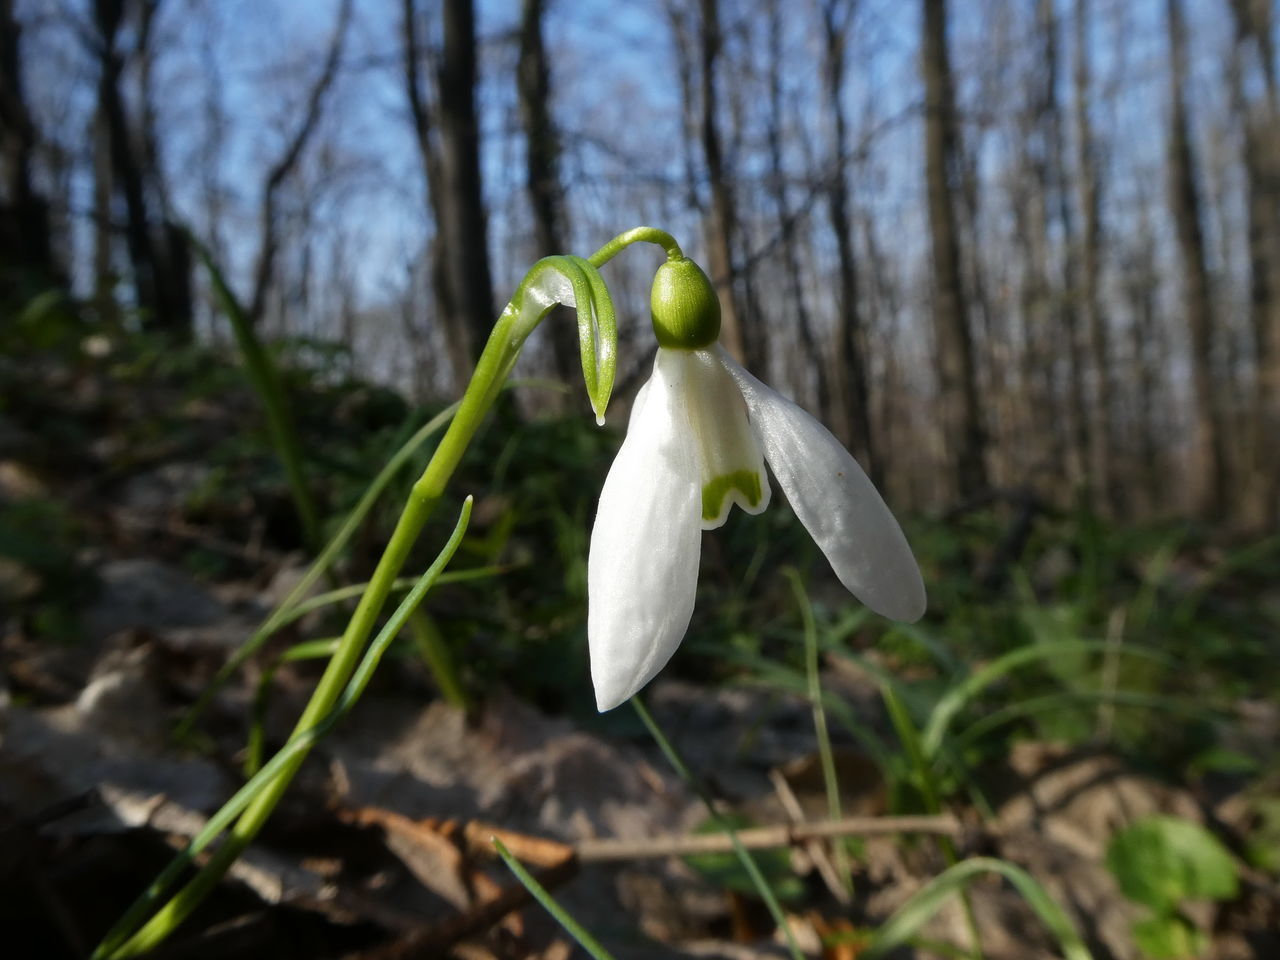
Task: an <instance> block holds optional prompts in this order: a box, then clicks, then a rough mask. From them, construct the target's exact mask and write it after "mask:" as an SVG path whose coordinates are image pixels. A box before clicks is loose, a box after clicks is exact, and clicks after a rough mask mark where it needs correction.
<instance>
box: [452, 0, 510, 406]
mask: <svg viewBox="0 0 1280 960" xmlns="http://www.w3.org/2000/svg"><path fill="white" fill-rule="evenodd" d="M437 84H438V87H439V101H438V102H439V109H440V173H441V174H442V175H443V177H444V183H443V184H442V186H443V190H442V192H441V195H440V200H441V202H440V207H439V212H440V215H441V217H442V218H443V219H442V221H441V222H440V223H438V224H437V229H439V230H440V231H441V234H442V236H443V239H444V247H445V250H444V265H445V281H446V283H447V284H448V286H449V298H450V300H451V301H452V302H453V304H454V306H455V308H456V309H457V311H458V313H459V315H460V317H461V319H462V329H463V330H464V331H465V332H466V340H467V343H466V348H467V358H466V363H465V365H464V366H463V367H462V368H461V369H458V368H456V367H455V373H456V374H457V376H458V377H459V379H460V382H462V383H466V382H467V380H468V379H469V378H470V375H471V368H472V366H473V365H474V363H475V361H476V359H477V358H478V357H479V356H480V351H481V350H483V349H484V345H485V341H486V340H488V339H489V330H490V329H491V328H492V327H493V323H494V321H495V320H496V319H497V315H496V314H495V313H494V309H493V280H492V279H491V277H490V274H489V243H488V229H487V224H486V218H485V210H484V191H483V189H482V186H481V173H480V123H479V120H478V118H477V116H476V17H475V6H474V3H473V0H444V50H443V52H442V56H441V59H440V69H439V71H438V73H437Z"/></svg>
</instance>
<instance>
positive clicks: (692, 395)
mask: <svg viewBox="0 0 1280 960" xmlns="http://www.w3.org/2000/svg"><path fill="white" fill-rule="evenodd" d="M654 366H655V369H660V370H661V371H662V373H663V376H664V377H665V378H666V380H667V381H668V382H669V383H671V384H672V390H673V392H674V393H675V394H676V395H677V396H679V397H680V398H681V399H682V401H683V406H684V411H685V415H686V416H687V417H688V419H689V432H690V433H691V434H692V436H693V439H694V442H695V444H696V446H697V452H698V465H699V467H700V470H701V472H700V477H699V480H700V485H701V492H702V529H704V530H714V529H715V528H716V527H718V526H720V525H722V524H723V523H724V522H725V519H726V518H727V517H728V515H729V508H730V507H731V506H732V505H733V504H735V503H736V504H737V505H738V506H739V507H741V508H742V509H743V510H745V511H746V512H747V513H760V512H761V511H762V510H764V508H765V507H767V506H768V505H769V481H768V478H767V476H766V475H765V470H764V455H763V454H762V453H761V451H760V444H759V443H758V442H757V441H756V437H755V433H754V432H753V431H752V429H751V424H750V423H749V422H748V420H747V405H746V403H745V402H743V399H742V391H741V390H740V389H738V385H737V384H736V383H735V382H734V380H733V378H732V377H731V376H730V375H729V372H728V371H727V370H726V369H725V367H724V364H723V363H722V362H721V360H720V357H719V356H718V355H717V354H716V353H715V352H713V351H711V350H680V349H666V348H661V349H659V350H658V357H657V361H656V363H655V365H654Z"/></svg>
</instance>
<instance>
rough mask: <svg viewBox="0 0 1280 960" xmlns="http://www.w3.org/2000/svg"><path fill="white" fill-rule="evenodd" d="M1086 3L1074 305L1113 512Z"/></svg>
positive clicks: (1098, 487)
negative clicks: (1076, 302) (1083, 340)
mask: <svg viewBox="0 0 1280 960" xmlns="http://www.w3.org/2000/svg"><path fill="white" fill-rule="evenodd" d="M1088 44H1089V0H1076V2H1075V10H1074V11H1073V43H1072V46H1073V62H1072V77H1073V83H1074V86H1075V103H1074V107H1075V134H1076V138H1075V139H1076V188H1077V203H1078V204H1079V207H1080V220H1081V223H1080V241H1079V243H1080V260H1079V264H1080V270H1079V275H1078V288H1079V292H1080V295H1079V305H1080V311H1081V314H1082V316H1083V318H1084V326H1085V331H1086V333H1087V334H1088V344H1089V358H1090V365H1091V366H1092V367H1093V376H1094V391H1093V401H1092V403H1091V404H1090V405H1089V410H1090V419H1091V425H1090V429H1089V470H1090V472H1091V473H1092V475H1093V488H1094V491H1095V494H1096V498H1095V503H1096V504H1097V505H1098V506H1099V507H1101V508H1102V509H1104V510H1106V511H1108V512H1111V513H1114V512H1117V511H1118V510H1119V509H1120V508H1121V503H1120V497H1119V494H1120V491H1119V487H1118V485H1117V483H1116V477H1115V472H1114V466H1113V463H1112V457H1113V451H1114V450H1115V435H1114V429H1115V428H1114V420H1113V416H1114V409H1113V405H1114V403H1115V400H1114V393H1115V391H1114V390H1113V389H1112V382H1111V346H1110V339H1109V330H1108V323H1107V315H1106V313H1105V312H1104V310H1103V308H1102V302H1101V297H1100V296H1099V283H1100V280H1099V277H1100V273H1101V258H1102V217H1101V211H1102V199H1101V185H1100V183H1099V176H1098V156H1097V144H1096V141H1095V137H1094V133H1093V120H1092V118H1091V116H1090V113H1089V111H1090V108H1091V105H1092V89H1091V80H1090V70H1089V49H1088Z"/></svg>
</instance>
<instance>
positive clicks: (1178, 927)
mask: <svg viewBox="0 0 1280 960" xmlns="http://www.w3.org/2000/svg"><path fill="white" fill-rule="evenodd" d="M1133 941H1134V943H1136V944H1137V945H1138V949H1139V950H1141V951H1142V952H1143V953H1144V954H1146V955H1147V956H1148V957H1151V958H1152V960H1185V958H1187V957H1198V956H1200V954H1202V953H1203V952H1204V950H1205V948H1206V947H1207V946H1208V941H1207V939H1206V937H1205V935H1204V934H1203V933H1201V932H1200V931H1199V930H1197V929H1196V928H1195V925H1194V924H1193V923H1192V922H1191V921H1190V920H1188V919H1187V918H1186V917H1184V916H1183V915H1182V914H1180V913H1171V914H1164V913H1158V914H1156V915H1155V916H1153V917H1147V918H1146V919H1145V920H1139V921H1138V922H1137V923H1135V924H1134V925H1133Z"/></svg>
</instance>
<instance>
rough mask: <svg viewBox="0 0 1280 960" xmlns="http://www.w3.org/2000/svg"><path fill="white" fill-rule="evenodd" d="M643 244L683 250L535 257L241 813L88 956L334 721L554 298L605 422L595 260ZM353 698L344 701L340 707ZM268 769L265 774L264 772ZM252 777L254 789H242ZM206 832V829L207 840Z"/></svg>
mask: <svg viewBox="0 0 1280 960" xmlns="http://www.w3.org/2000/svg"><path fill="white" fill-rule="evenodd" d="M641 242H644V243H655V244H657V245H659V246H661V247H662V248H663V249H664V250H665V251H666V253H667V257H668V259H669V260H672V259H678V258H680V257H682V253H681V251H680V247H679V245H678V244H677V243H676V242H675V240H674V239H673V238H672V237H671V235H670V234H668V233H666V232H665V231H662V230H657V229H655V228H652V227H638V228H636V229H633V230H629V231H627V232H625V233H622V234H619V235H618V236H617V237H614V238H613V239H612V240H610V241H609V242H608V243H606V244H605V245H604V246H602V247H601V248H600V249H599V250H597V251H596V252H595V253H594V254H593V255H592V256H591V257H590V258H589V259H584V258H582V257H572V256H554V257H547V258H545V259H543V260H540V261H538V263H536V264H535V265H534V266H533V268H532V269H531V270H530V271H529V273H528V274H527V275H526V276H525V278H524V280H523V281H522V282H521V284H520V286H519V288H518V289H517V290H516V292H515V295H514V296H513V297H512V299H511V302H510V303H509V304H508V305H507V306H506V308H505V309H504V310H503V311H502V314H501V315H500V316H499V318H498V320H497V322H496V323H495V324H494V327H493V331H492V332H491V334H490V336H489V339H488V341H487V343H486V344H485V347H484V350H483V352H482V353H481V356H480V359H479V361H477V364H476V370H475V373H474V374H473V375H472V378H471V381H470V382H469V383H468V385H467V389H466V391H465V393H464V395H463V398H462V400H461V402H460V403H459V405H458V410H457V413H456V414H455V416H454V417H453V420H452V422H451V423H450V424H449V428H448V430H447V431H446V432H445V435H444V437H443V438H442V439H441V441H440V445H439V446H438V447H437V448H436V450H435V453H434V454H433V455H432V457H431V460H430V461H429V462H428V464H427V467H426V469H425V470H424V471H423V473H422V476H421V477H420V478H419V479H418V481H417V482H416V483H415V484H414V486H413V488H412V491H411V492H410V495H409V499H408V502H407V503H406V504H405V506H404V509H403V511H402V513H401V515H400V518H399V520H398V521H397V523H396V526H395V529H394V531H393V532H392V534H391V537H390V539H389V540H388V542H387V545H386V548H385V549H384V552H383V554H382V557H381V559H380V560H379V561H378V564H377V567H376V568H375V570H374V573H373V575H372V576H371V577H370V579H369V582H368V585H367V587H366V589H365V591H364V593H363V594H362V595H361V597H360V600H359V602H358V603H357V605H356V609H355V610H354V612H353V613H352V615H351V619H350V621H349V622H348V624H347V628H346V630H345V631H344V632H343V634H342V636H341V638H340V639H339V641H338V644H337V647H336V649H335V651H334V653H333V656H332V657H331V659H330V660H329V663H328V665H327V667H326V668H325V671H324V674H323V675H322V677H321V678H320V681H319V682H318V684H317V685H316V688H315V690H314V691H313V693H312V695H311V699H310V700H309V701H308V703H307V706H306V708H305V709H304V710H303V712H302V716H301V717H300V718H299V719H298V722H297V725H296V727H295V729H294V732H293V734H292V735H291V737H290V739H289V741H288V743H286V745H285V747H284V748H282V750H281V752H280V753H279V754H277V755H276V757H275V758H273V760H272V761H271V762H270V763H268V764H267V765H266V766H265V767H264V768H263V770H262V771H260V772H259V774H258V776H257V777H255V778H254V779H253V780H252V781H250V784H249V785H246V788H244V789H242V790H241V791H240V793H239V794H237V797H236V798H233V799H234V800H235V803H236V806H237V807H238V808H241V809H242V810H243V812H241V813H240V815H239V818H238V819H236V821H235V823H234V824H233V825H231V827H230V830H229V831H228V833H227V835H226V837H225V839H224V841H223V843H222V845H221V846H220V847H219V848H218V849H217V851H216V852H215V853H214V854H213V856H212V857H211V858H210V860H209V862H208V863H206V864H205V865H204V867H203V868H202V869H201V871H200V872H199V873H198V874H197V875H196V876H195V877H194V878H193V879H192V880H191V881H190V882H189V883H188V884H187V885H186V886H185V887H184V888H183V889H182V890H181V891H179V892H178V893H177V894H176V895H175V896H174V897H173V898H172V899H171V900H169V901H168V902H167V903H166V904H165V905H164V906H163V907H162V908H161V909H160V910H159V911H158V912H156V913H155V914H154V915H153V916H151V918H150V919H149V920H148V921H147V922H146V923H145V924H143V925H142V926H141V928H140V929H138V927H137V924H138V923H139V922H140V921H141V920H142V919H143V917H144V916H145V914H146V912H149V907H150V905H151V904H154V903H155V902H158V900H159V897H160V896H162V895H163V889H164V887H165V886H167V885H168V884H169V883H171V882H172V880H173V879H174V878H175V877H176V875H177V874H179V873H180V872H181V870H180V869H179V870H176V871H172V872H171V871H166V872H165V874H162V875H161V877H160V878H159V879H158V880H157V881H156V883H154V884H153V885H152V887H151V888H150V889H149V890H148V891H147V892H146V893H144V894H143V897H142V898H141V899H140V900H139V902H138V903H137V904H135V906H134V908H132V909H131V910H130V911H129V912H128V913H126V915H125V916H124V917H123V918H122V919H121V922H120V923H118V924H117V926H116V928H115V929H113V930H112V931H111V932H110V933H108V935H107V937H106V938H105V939H104V940H103V942H102V943H101V944H100V945H99V946H98V948H97V950H96V951H95V952H94V954H93V960H106V958H112V960H115V958H123V957H130V956H136V955H138V954H140V953H144V952H146V951H148V950H151V949H153V948H155V947H156V946H157V945H158V944H159V943H161V942H162V941H163V940H164V939H165V938H166V937H167V936H168V935H169V934H170V933H171V932H172V931H173V930H174V929H175V928H176V927H177V926H178V925H179V924H180V923H182V922H183V920H185V919H186V918H187V917H188V916H189V915H190V914H191V912H192V911H193V910H195V908H196V907H197V906H198V905H199V903H200V902H201V901H202V900H203V899H204V898H205V897H206V896H207V895H208V894H209V893H210V892H211V891H212V890H213V888H214V886H215V885H216V884H217V882H218V881H219V880H220V879H221V877H222V875H223V874H224V873H225V872H226V871H227V869H228V868H229V867H230V866H231V864H232V863H234V862H235V860H236V859H237V858H238V857H239V856H240V855H241V854H242V853H243V852H244V850H245V849H246V848H247V847H248V846H249V844H250V843H251V842H252V841H253V839H254V838H255V837H256V836H257V835H258V833H259V832H260V831H261V830H262V828H263V826H264V825H265V824H266V821H267V819H268V818H269V817H270V816H271V814H272V812H273V811H274V810H275V808H276V806H277V804H279V802H280V800H281V798H282V797H283V796H284V793H285V791H286V790H287V789H288V787H289V784H290V783H291V782H292V780H293V777H294V776H295V775H296V774H297V772H298V769H299V768H300V767H301V766H302V763H303V761H305V760H306V758H307V755H308V754H309V752H310V749H311V747H312V746H313V745H314V743H315V741H316V740H317V739H318V737H319V734H318V733H315V732H314V731H322V732H323V731H326V730H327V729H328V727H329V725H331V723H332V719H336V713H335V707H336V706H337V705H338V704H339V701H340V698H342V697H343V693H344V691H345V690H347V689H348V686H349V683H350V682H351V681H352V677H353V674H354V673H355V672H356V670H357V666H358V665H359V664H360V663H361V660H362V657H363V656H365V653H366V649H367V648H368V646H369V637H370V636H371V634H372V633H373V628H374V625H375V623H376V621H377V618H378V616H379V614H380V613H381V611H382V608H383V606H384V605H385V603H386V600H387V598H388V596H389V595H390V594H391V592H392V590H393V589H394V587H395V584H396V580H397V577H398V576H399V574H400V571H401V569H402V568H403V567H404V564H405V561H406V559H407V558H408V556H409V553H410V551H411V550H412V548H413V546H414V544H415V543H416V542H417V539H418V535H419V534H420V533H421V532H422V529H423V527H424V526H425V525H426V522H427V520H428V519H429V518H430V516H431V513H432V511H433V510H434V508H435V506H436V504H437V503H438V502H439V500H440V499H441V497H442V496H443V494H444V491H445V488H446V486H447V484H448V482H449V480H450V478H451V477H452V476H453V473H454V471H455V470H456V469H457V466H458V463H459V462H460V461H461V459H462V456H463V453H464V452H465V451H466V449H467V446H468V445H469V444H470V442H471V440H472V438H473V437H474V436H475V433H476V431H477V430H478V429H479V427H480V423H481V421H482V420H483V419H484V416H485V414H486V413H488V411H489V409H490V407H492V405H493V402H494V400H495V399H496V397H497V396H498V393H499V391H500V390H501V389H502V386H503V384H504V383H505V382H506V380H507V378H508V377H509V376H510V373H511V370H512V368H513V367H514V365H515V362H516V359H517V358H518V357H519V354H520V350H521V348H522V347H523V345H524V342H525V340H526V339H527V338H528V336H529V334H530V333H532V332H533V330H534V329H535V328H536V327H537V325H538V324H539V323H540V322H541V321H542V319H543V318H544V317H545V316H546V315H547V313H548V312H549V311H550V310H551V308H552V307H553V306H554V305H555V304H556V303H564V304H566V305H571V306H575V307H576V308H577V312H578V330H579V341H580V344H581V352H582V363H583V379H584V381H585V383H586V387H587V393H588V396H589V397H590V400H591V405H592V407H593V409H594V410H595V413H596V417H597V420H598V421H601V422H603V416H604V411H605V408H606V406H607V405H608V402H609V397H610V395H611V393H612V391H613V382H614V375H615V371H616V348H617V327H616V321H615V317H614V311H613V304H612V301H611V299H610V297H609V293H608V289H607V288H606V287H605V285H604V282H603V280H602V279H601V278H600V274H599V272H598V270H597V268H598V267H599V266H601V265H603V264H604V263H606V262H608V261H609V260H611V259H612V258H613V257H615V256H617V254H619V253H621V252H622V251H623V250H624V249H626V248H627V247H629V246H631V245H632V244H634V243H641ZM418 599H419V600H420V599H421V597H419V598H418ZM407 616H408V614H407V613H406V618H407ZM388 642H389V641H388ZM358 695H359V694H358V693H357V696H358ZM351 705H352V704H351V703H346V705H345V709H349V708H350V706H351ZM331 718H332V719H331ZM268 773H269V774H270V776H266V775H267V774H268ZM250 785H252V787H253V789H252V791H250V790H249V786H250ZM246 796H247V797H248V799H246ZM228 809H229V807H228V806H224V808H223V809H222V810H221V811H219V814H217V815H215V820H218V821H219V822H220V823H222V824H225V822H227V821H229V818H230V816H234V813H232V814H230V815H228V813H227V811H228ZM212 839H213V837H212V836H211V837H209V838H208V839H207V840H206V841H205V842H206V844H207V843H208V842H211V840H212ZM193 852H194V851H192V850H190V849H188V851H185V852H184V854H183V855H181V856H180V861H181V863H179V864H178V865H179V867H180V868H181V867H182V866H185V864H186V863H187V862H189V859H190V856H191V854H192V853H193ZM162 881H163V883H162ZM140 914H141V915H140Z"/></svg>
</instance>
